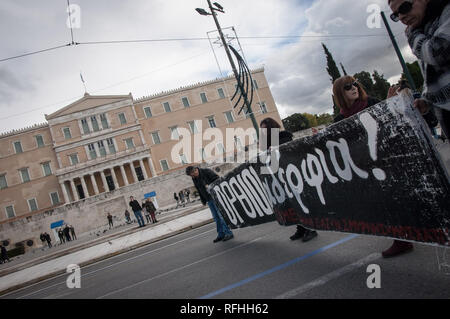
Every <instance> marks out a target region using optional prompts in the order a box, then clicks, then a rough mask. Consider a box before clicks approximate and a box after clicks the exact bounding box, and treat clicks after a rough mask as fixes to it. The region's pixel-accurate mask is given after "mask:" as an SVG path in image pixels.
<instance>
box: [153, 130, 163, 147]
mask: <svg viewBox="0 0 450 319" xmlns="http://www.w3.org/2000/svg"><path fill="white" fill-rule="evenodd" d="M152 139H153V144H161V139H160V138H159V132H153V133H152Z"/></svg>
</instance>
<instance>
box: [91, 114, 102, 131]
mask: <svg viewBox="0 0 450 319" xmlns="http://www.w3.org/2000/svg"><path fill="white" fill-rule="evenodd" d="M91 124H92V129H93V130H94V132H98V131H100V127H99V126H98V122H97V118H96V117H95V116H91Z"/></svg>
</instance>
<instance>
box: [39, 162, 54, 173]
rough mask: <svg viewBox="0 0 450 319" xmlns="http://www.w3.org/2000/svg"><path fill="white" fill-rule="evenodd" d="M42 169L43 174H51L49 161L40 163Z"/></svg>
mask: <svg viewBox="0 0 450 319" xmlns="http://www.w3.org/2000/svg"><path fill="white" fill-rule="evenodd" d="M41 165H42V171H43V172H44V176H49V175H52V168H51V167H50V162H46V163H42V164H41Z"/></svg>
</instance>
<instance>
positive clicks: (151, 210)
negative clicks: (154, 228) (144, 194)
mask: <svg viewBox="0 0 450 319" xmlns="http://www.w3.org/2000/svg"><path fill="white" fill-rule="evenodd" d="M145 209H146V210H147V212H148V213H149V214H150V216H151V219H152V224H154V223H157V222H158V221H157V220H156V216H155V212H156V207H155V205H154V204H153V202H152V200H151V199H150V198H147V200H146V201H145Z"/></svg>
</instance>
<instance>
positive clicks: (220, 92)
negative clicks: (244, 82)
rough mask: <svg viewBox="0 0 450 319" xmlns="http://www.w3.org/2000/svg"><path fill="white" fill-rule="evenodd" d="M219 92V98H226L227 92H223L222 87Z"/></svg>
mask: <svg viewBox="0 0 450 319" xmlns="http://www.w3.org/2000/svg"><path fill="white" fill-rule="evenodd" d="M217 93H219V98H221V99H224V98H225V93H224V92H223V89H222V88H218V89H217Z"/></svg>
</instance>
